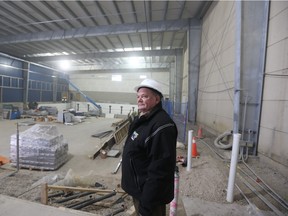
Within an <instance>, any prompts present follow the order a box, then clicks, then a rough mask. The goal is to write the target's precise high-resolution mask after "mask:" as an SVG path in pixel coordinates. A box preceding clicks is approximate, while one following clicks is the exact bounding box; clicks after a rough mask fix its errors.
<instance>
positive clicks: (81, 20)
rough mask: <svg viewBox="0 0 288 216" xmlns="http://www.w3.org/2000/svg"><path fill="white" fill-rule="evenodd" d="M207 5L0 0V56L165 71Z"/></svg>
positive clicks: (78, 67) (81, 67)
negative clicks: (135, 62)
mask: <svg viewBox="0 0 288 216" xmlns="http://www.w3.org/2000/svg"><path fill="white" fill-rule="evenodd" d="M209 4H210V2H208V1H184V0H178V1H148V0H146V1H131V0H130V1H0V52H2V53H5V54H9V55H12V56H15V57H18V58H21V59H25V60H28V61H31V62H35V63H39V64H44V65H46V66H49V67H55V68H57V67H58V65H57V62H59V60H65V59H66V60H70V62H72V64H73V67H72V69H73V70H75V71H82V70H84V71H85V72H87V71H88V70H93V71H95V70H100V69H101V70H103V69H107V70H108V69H110V70H111V69H115V68H121V69H122V68H123V69H124V68H126V67H128V63H127V58H128V57H129V56H138V57H139V56H141V58H140V60H141V62H142V64H141V66H139V68H151V67H152V68H161V67H167V65H169V64H170V63H171V62H173V61H174V56H173V55H174V51H175V52H176V51H177V50H179V49H181V48H183V47H185V45H186V32H187V29H188V28H189V22H190V20H191V19H201V16H202V14H203V13H204V12H205V11H206V10H207V8H208V6H209Z"/></svg>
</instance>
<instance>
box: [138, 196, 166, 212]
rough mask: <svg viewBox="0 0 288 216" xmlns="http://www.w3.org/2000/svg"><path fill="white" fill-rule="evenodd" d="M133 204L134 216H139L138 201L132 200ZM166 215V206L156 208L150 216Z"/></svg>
mask: <svg viewBox="0 0 288 216" xmlns="http://www.w3.org/2000/svg"><path fill="white" fill-rule="evenodd" d="M133 203H134V207H135V211H136V215H137V216H139V215H140V214H139V201H138V200H137V199H134V198H133ZM165 215H166V205H160V206H156V207H154V208H153V210H152V215H151V216H165Z"/></svg>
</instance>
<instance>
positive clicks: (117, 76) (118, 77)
mask: <svg viewBox="0 0 288 216" xmlns="http://www.w3.org/2000/svg"><path fill="white" fill-rule="evenodd" d="M112 81H116V82H121V81H122V75H112Z"/></svg>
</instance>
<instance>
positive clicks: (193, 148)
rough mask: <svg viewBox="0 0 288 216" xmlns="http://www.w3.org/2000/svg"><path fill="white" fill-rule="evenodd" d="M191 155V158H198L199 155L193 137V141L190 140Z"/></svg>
mask: <svg viewBox="0 0 288 216" xmlns="http://www.w3.org/2000/svg"><path fill="white" fill-rule="evenodd" d="M191 155H192V157H193V158H195V157H198V156H199V154H198V152H197V145H196V141H195V137H193V139H192V152H191Z"/></svg>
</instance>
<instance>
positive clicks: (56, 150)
mask: <svg viewBox="0 0 288 216" xmlns="http://www.w3.org/2000/svg"><path fill="white" fill-rule="evenodd" d="M10 159H11V164H12V165H15V166H16V165H17V134H13V135H12V136H11V141H10ZM67 159H68V143H67V142H66V141H64V138H63V135H62V134H60V133H59V132H58V129H57V127H56V126H55V125H40V124H36V125H34V126H32V127H31V128H29V129H28V130H26V131H23V132H21V133H19V167H25V168H33V169H34V168H35V169H41V170H56V169H58V168H59V167H60V166H61V165H62V164H64V163H65V162H66V161H67Z"/></svg>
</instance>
